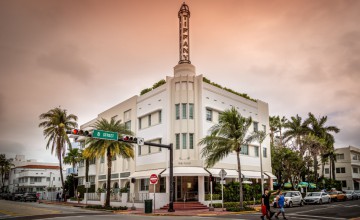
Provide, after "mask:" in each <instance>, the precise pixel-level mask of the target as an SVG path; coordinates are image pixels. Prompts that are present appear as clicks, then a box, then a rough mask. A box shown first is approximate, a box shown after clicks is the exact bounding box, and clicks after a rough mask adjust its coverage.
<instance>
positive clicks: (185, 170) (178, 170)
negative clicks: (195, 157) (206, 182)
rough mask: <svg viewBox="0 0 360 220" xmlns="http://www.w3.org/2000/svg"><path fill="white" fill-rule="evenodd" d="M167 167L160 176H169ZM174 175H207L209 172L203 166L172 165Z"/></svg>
mask: <svg viewBox="0 0 360 220" xmlns="http://www.w3.org/2000/svg"><path fill="white" fill-rule="evenodd" d="M169 175H170V170H169V168H168V169H166V170H165V172H163V173H162V174H161V176H169ZM173 175H174V176H209V175H210V174H209V173H208V172H207V171H206V170H205V169H204V168H203V167H174V174H173Z"/></svg>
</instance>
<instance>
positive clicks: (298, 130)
mask: <svg viewBox="0 0 360 220" xmlns="http://www.w3.org/2000/svg"><path fill="white" fill-rule="evenodd" d="M284 128H286V131H285V132H284V142H285V143H287V142H289V141H290V140H294V141H295V147H294V148H295V149H298V150H299V151H300V154H301V155H304V153H305V149H304V148H303V146H301V138H302V137H303V136H304V135H305V134H306V132H307V127H306V124H305V123H304V122H303V121H302V118H301V117H300V116H299V115H296V116H292V117H291V118H290V120H288V121H287V122H286V123H285V124H284Z"/></svg>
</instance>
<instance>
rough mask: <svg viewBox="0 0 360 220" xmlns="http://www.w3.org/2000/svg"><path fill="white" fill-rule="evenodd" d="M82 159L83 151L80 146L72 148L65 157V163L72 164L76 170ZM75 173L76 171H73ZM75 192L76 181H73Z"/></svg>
mask: <svg viewBox="0 0 360 220" xmlns="http://www.w3.org/2000/svg"><path fill="white" fill-rule="evenodd" d="M80 161H81V153H80V151H79V149H78V148H73V149H70V150H69V152H67V154H66V156H65V157H64V164H70V165H71V166H72V168H73V172H75V166H76V164H78V163H79V162H80ZM72 175H74V173H72ZM73 188H74V193H75V192H76V190H75V189H76V186H75V181H74V182H73Z"/></svg>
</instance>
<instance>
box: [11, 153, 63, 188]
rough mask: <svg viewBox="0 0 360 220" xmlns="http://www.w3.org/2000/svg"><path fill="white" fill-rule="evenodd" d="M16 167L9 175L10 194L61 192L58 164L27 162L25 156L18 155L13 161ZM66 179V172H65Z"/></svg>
mask: <svg viewBox="0 0 360 220" xmlns="http://www.w3.org/2000/svg"><path fill="white" fill-rule="evenodd" d="M12 163H13V164H14V167H12V168H11V171H10V174H9V183H8V184H9V185H8V189H9V191H10V192H43V191H45V190H50V191H60V190H61V187H62V185H61V179H60V170H59V166H58V164H57V163H41V162H37V161H36V160H26V159H25V156H24V155H16V157H15V159H14V160H13V161H12ZM63 174H64V178H66V176H65V170H64V171H63Z"/></svg>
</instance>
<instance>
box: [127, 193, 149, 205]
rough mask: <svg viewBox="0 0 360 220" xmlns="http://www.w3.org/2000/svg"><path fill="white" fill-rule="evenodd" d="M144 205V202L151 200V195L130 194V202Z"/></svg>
mask: <svg viewBox="0 0 360 220" xmlns="http://www.w3.org/2000/svg"><path fill="white" fill-rule="evenodd" d="M133 199H134V202H135V203H142V202H144V200H146V199H149V193H130V194H129V197H128V202H133Z"/></svg>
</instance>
